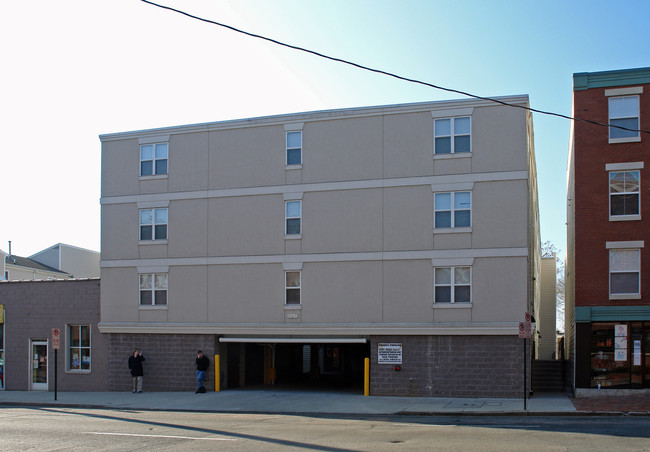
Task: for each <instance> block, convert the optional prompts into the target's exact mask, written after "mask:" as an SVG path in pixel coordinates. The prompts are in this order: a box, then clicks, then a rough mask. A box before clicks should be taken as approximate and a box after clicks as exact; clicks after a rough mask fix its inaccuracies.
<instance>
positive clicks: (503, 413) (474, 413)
mask: <svg viewBox="0 0 650 452" xmlns="http://www.w3.org/2000/svg"><path fill="white" fill-rule="evenodd" d="M0 406H12V407H29V408H84V409H99V410H137V411H170V412H187V413H214V414H265V415H282V416H313V417H319V416H340V417H381V416H405V417H406V416H413V417H424V416H468V417H469V416H539V417H542V416H556V417H560V416H636V417H641V416H650V412H638V411H634V412H624V411H542V412H532V411H526V412H523V411H406V410H403V411H396V412H386V413H340V412H296V411H250V410H223V409H222V410H216V409H215V410H205V409H197V410H192V409H180V408H137V407H124V406H122V407H120V406H111V405H95V404H83V403H35V402H2V401H0Z"/></svg>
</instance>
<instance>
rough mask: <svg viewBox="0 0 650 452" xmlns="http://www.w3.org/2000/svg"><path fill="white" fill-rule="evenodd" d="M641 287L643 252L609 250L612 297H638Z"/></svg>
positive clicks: (610, 291)
mask: <svg viewBox="0 0 650 452" xmlns="http://www.w3.org/2000/svg"><path fill="white" fill-rule="evenodd" d="M640 285H641V250H638V249H636V250H634V249H632V250H630V249H610V250H609V293H610V295H638V294H640V293H641V292H640Z"/></svg>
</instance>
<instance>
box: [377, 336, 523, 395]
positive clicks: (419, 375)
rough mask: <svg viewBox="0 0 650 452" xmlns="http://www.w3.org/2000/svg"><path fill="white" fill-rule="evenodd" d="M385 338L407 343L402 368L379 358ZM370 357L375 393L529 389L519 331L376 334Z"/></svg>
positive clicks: (518, 392)
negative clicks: (497, 333) (379, 347)
mask: <svg viewBox="0 0 650 452" xmlns="http://www.w3.org/2000/svg"><path fill="white" fill-rule="evenodd" d="M383 342H393V343H394V342H397V343H401V344H402V365H401V370H400V371H399V372H396V371H395V370H394V369H393V367H394V366H393V365H388V364H378V363H377V358H378V356H377V345H378V343H383ZM528 352H529V353H530V347H529V349H528ZM370 362H371V364H370V369H371V371H370V394H371V395H376V396H425V397H426V396H433V397H522V395H523V340H522V339H519V338H518V337H516V336H373V337H372V338H371V361H370ZM529 369H530V368H529ZM528 375H529V376H530V372H528ZM529 378H530V377H529ZM529 387H530V385H529Z"/></svg>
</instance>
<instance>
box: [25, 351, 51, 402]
mask: <svg viewBox="0 0 650 452" xmlns="http://www.w3.org/2000/svg"><path fill="white" fill-rule="evenodd" d="M31 344H32V346H31V348H30V350H31V353H30V354H31V356H30V360H29V361H30V363H31V364H30V366H29V374H30V375H29V377H30V378H29V381H30V389H31V390H33V391H47V389H48V387H47V341H31Z"/></svg>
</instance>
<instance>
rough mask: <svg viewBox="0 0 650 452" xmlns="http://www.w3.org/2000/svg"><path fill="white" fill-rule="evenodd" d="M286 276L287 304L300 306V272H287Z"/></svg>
mask: <svg viewBox="0 0 650 452" xmlns="http://www.w3.org/2000/svg"><path fill="white" fill-rule="evenodd" d="M284 275H285V300H284V303H285V304H300V272H299V271H286V272H284Z"/></svg>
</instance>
